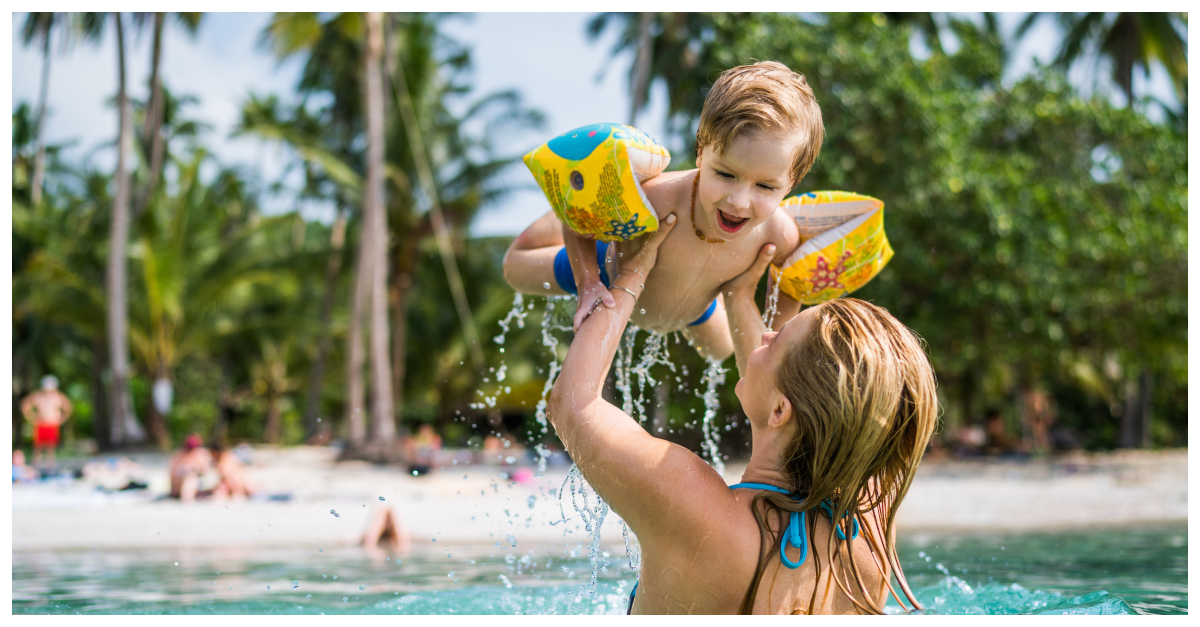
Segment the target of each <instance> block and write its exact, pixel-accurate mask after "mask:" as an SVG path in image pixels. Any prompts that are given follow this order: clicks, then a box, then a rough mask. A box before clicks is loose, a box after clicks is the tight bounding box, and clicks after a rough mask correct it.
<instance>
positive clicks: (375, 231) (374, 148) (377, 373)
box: [363, 12, 396, 443]
mask: <svg viewBox="0 0 1200 627" xmlns="http://www.w3.org/2000/svg"><path fill="white" fill-rule="evenodd" d="M382 55H383V14H382V13H379V12H371V13H367V47H366V55H365V57H366V92H367V93H366V105H367V106H366V114H367V115H366V118H367V178H366V193H365V194H364V199H363V200H364V202H363V213H364V215H365V217H366V222H367V223H368V224H370V225H371V228H370V229H369V233H370V235H371V237H373V238H374V239H375V242H374V244H373V245H372V246H371V254H372V257H373V259H372V260H371V266H372V271H371V344H370V359H371V391H372V395H371V396H372V399H371V400H372V403H371V440H372V441H373V442H377V443H390V442H392V441H393V440H395V439H396V415H395V412H394V410H393V407H394V405H393V399H392V374H391V364H390V363H389V345H390V342H389V339H388V302H387V267H388V266H387V258H388V242H387V238H388V229H387V213H386V212H385V211H384V208H383V195H384V181H383V176H384V172H383V155H384V129H383V77H382V76H381V72H380V61H381V57H382Z"/></svg>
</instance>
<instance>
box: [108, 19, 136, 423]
mask: <svg viewBox="0 0 1200 627" xmlns="http://www.w3.org/2000/svg"><path fill="white" fill-rule="evenodd" d="M113 17H114V19H115V21H116V25H117V77H118V86H117V110H118V111H119V115H120V123H119V128H120V131H119V135H118V139H117V172H116V178H117V193H116V197H115V198H114V200H113V215H112V232H111V236H110V238H109V250H108V265H107V268H106V273H105V279H106V280H105V282H106V286H105V287H106V290H105V292H106V296H107V305H108V319H107V322H108V349H109V358H110V361H109V390H108V400H109V403H110V405H109V406H110V410H109V416H110V418H111V427H112V440H111V442H112V444H113V445H114V446H120V445H123V444H129V443H133V442H141V441H143V440H144V439H145V438H146V434H145V433H144V432H143V431H142V427H141V425H139V424H138V421H137V415H136V414H135V413H134V410H133V396H132V394H131V393H130V390H129V314H128V309H127V307H128V299H129V294H128V290H127V288H126V268H125V264H126V248H127V247H128V242H129V172H128V171H127V169H126V160H127V158H128V155H129V149H130V147H131V145H132V144H133V128H132V123H131V120H130V117H131V116H130V111H129V99H128V98H127V97H126V93H125V31H124V29H123V28H122V25H121V14H120V13H114V14H113Z"/></svg>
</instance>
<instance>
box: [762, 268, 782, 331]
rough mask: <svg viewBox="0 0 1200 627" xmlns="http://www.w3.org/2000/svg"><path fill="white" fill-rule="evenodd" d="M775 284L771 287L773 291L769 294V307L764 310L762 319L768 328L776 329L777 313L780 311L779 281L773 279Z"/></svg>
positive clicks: (769, 329)
mask: <svg viewBox="0 0 1200 627" xmlns="http://www.w3.org/2000/svg"><path fill="white" fill-rule="evenodd" d="M772 283H774V284H775V286H774V287H773V288H772V289H771V293H770V294H767V308H766V310H765V311H763V315H762V321H763V324H765V325H767V330H768V331H771V330H774V329H773V327H774V325H775V314H777V313H779V281H778V280H775V281H772Z"/></svg>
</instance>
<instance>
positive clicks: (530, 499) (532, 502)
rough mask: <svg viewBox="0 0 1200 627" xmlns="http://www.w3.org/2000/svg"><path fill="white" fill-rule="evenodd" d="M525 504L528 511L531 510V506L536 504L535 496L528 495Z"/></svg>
mask: <svg viewBox="0 0 1200 627" xmlns="http://www.w3.org/2000/svg"><path fill="white" fill-rule="evenodd" d="M526 502H527V503H529V509H533V506H534V505H535V504H536V503H537V495H534V494H530V495H529V498H528V499H527V500H526Z"/></svg>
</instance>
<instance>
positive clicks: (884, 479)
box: [741, 298, 938, 614]
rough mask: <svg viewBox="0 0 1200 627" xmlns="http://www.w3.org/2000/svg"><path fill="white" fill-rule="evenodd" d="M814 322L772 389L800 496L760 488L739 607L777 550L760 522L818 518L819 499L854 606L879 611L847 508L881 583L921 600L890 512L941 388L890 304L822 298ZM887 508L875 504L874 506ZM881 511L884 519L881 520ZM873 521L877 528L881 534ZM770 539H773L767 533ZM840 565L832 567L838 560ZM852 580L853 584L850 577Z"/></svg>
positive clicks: (925, 438) (833, 556) (747, 604)
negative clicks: (779, 397) (786, 405)
mask: <svg viewBox="0 0 1200 627" xmlns="http://www.w3.org/2000/svg"><path fill="white" fill-rule="evenodd" d="M815 316H816V317H815V319H814V321H813V324H812V327H810V329H809V331H808V333H807V335H806V337H804V338H803V339H802V340H800V342H799V344H798V346H797V347H796V348H794V349H793V350H791V351H789V352H788V353H787V354H785V355H784V356H783V358H782V361H781V362H780V364H779V367H778V369H777V370H776V372H775V378H776V381H775V385H776V388H777V389H778V390H779V391H780V393H782V394H783V395H784V396H785V397H787V399H788V401H789V402H790V403H791V405H792V418H793V419H794V420H795V422H796V427H797V429H796V437H795V439H794V440H793V441H792V442H791V444H790V446H789V447H788V450H786V451H785V455H784V459H785V460H786V461H785V463H784V469H783V470H784V473H785V474H786V475H787V476H788V478H789V481H790V483H791V485H790V486H789V487H790V488H791V489H792V490H793V491H794V492H795V493H796V494H801V495H803V496H804V500H802V501H796V500H793V499H791V498H788V497H787V496H785V495H782V494H776V493H773V492H762V493H760V494H758V495H756V496H755V497H754V501H753V507H752V509H753V511H754V517H755V519H756V520H757V522H758V527H759V532H760V534H761V536H762V539H763V547H764V551H763V553H762V555H761V556H760V559H759V563H758V567H757V569H756V570H755V573H754V579H753V580H752V582H751V585H750V588H749V590H747V592H746V596H745V597H744V598H743V600H742V607H741V611H742V613H743V614H748V613H750V610H751V609H752V608H753V605H754V599H755V596H756V595H757V592H758V586H759V582H760V580H761V579H762V574H763V571H764V569H765V568H766V565H767V562H768V560H769V559H771V557H772V556H773V555H774V552H773V551H770V550H766V548H767V547H773V546H778V545H779V542H780V538H779V537H778V535H779V534H772V533H771V532H770V530H769V527H768V525H767V522H766V512H767V510H774V511H775V512H776V514H777V515H779V516H780V517H781V519H782V518H783V517H785V516H787V515H788V514H787V513H788V512H805V511H811V512H813V514H809V515H810V516H813V515H820V514H819V512H820V510H819V509H817V508H818V506H819V505H820V503H822V502H824V501H827V500H828V501H829V502H830V503H831V504H832V510H833V516H832V520H835V521H840V522H839V523H838V525H839V527H840V528H841V529H842V531H843V533H844V534H845V536H846V537H847V538H850V540H842V539H839V538H838V537H837V534H835V533H830V534H829V546H828V549H829V550H828V553H827V555H829V556H830V563H829V564H827V565H825V569H826V572H827V574H828V578H827V580H826V584H825V586H824V589H825V595H828V593H829V591H830V584H829V582H830V581H834V582H836V583H837V585H838V587H839V588H840V589H841V591H842V593H843V594H845V595H846V596H847V597H848V598H849V599H850V601H851V602H852V603H853V604H854V606H855V607H856V608H857V609H858V611H860V612H865V613H874V614H880V613H882V612H883V607H882V605H880V604H878V602H877V600H876V595H877V594H878V592H875V593H872V592H871V591H869V590H867V586H866V583H865V580H864V578H863V575H862V573H860V572H859V569H858V566H857V564H856V562H855V560H854V559H853V556H852V555H851V551H850V543H851V542H852V541H853V529H852V527H853V525H852V521H851V518H849V517H846V515H847V514H849V515H850V516H853V517H855V518H858V519H859V520H862V521H863V522H864V524H860V525H858V526H857V527H858V530H859V533H860V537H859V541H866V542H867V543H868V547H869V549H870V552H871V555H872V556H873V557H874V560H875V564H876V566H878V568H879V572H880V574H881V575H882V578H883V582H884V584H885V585H886V586H887V588H888V589H889V590H891V594H892V596H894V597H896V601H897V602H898V603H900V605H901V607H904V602H903V601H901V600H900V596H899V594H897V592H896V590H895V589H894V588H892V587H891V583H890V581H889V579H890V574H891V573H895V575H896V581H897V582H898V583H899V585H900V588H901V589H902V590H903V593H904V595H905V597H906V598H907V599H908V601H909V603H911V604H912V606H913V608H914V609H918V608H920V604H918V603H917V600H916V599H915V598H914V597H913V594H912V591H911V590H910V589H909V587H908V583H907V581H906V580H905V578H904V573H903V571H902V570H901V568H900V561H899V559H898V558H897V557H896V544H895V529H894V523H895V519H896V510H897V509H898V507H899V505H900V502H901V501H902V500H904V496H905V494H906V493H907V492H908V488H909V485H911V483H912V479H913V475H914V473H915V472H916V469H917V464H918V463H920V461H921V456H922V454H923V453H924V451H925V446H926V445H927V444H928V442H929V438H930V436H931V435H933V431H934V428H935V426H936V423H937V411H938V405H937V395H936V389H935V388H936V382H935V379H934V374H933V368H932V366H930V364H929V359H928V358H927V357H926V355H925V351H924V349H923V347H922V344H921V341H920V339H919V338H918V337H917V336H916V335H915V334H914V333H913V332H912V331H910V330H909V329H908V328H907V327H905V326H904V325H903V324H901V323H900V321H898V320H896V319H895V318H894V317H892V315H891V314H889V313H888V312H887V310H885V309H883V308H881V307H877V306H875V305H872V304H870V303H867V302H864V301H861V300H858V299H855V298H842V299H837V300H832V301H829V302H826V303H823V304H821V305H818V307H817V310H816V314H815ZM881 504H882V505H883V508H879V506H880V505H881ZM880 509H883V510H884V511H886V521H880V520H879V518H878V514H879V510H880ZM867 515H871V516H873V517H874V518H875V520H874V522H875V523H876V525H875V526H874V527H872V525H868V524H865V519H864V518H863V517H864V516H867ZM807 527H808V536H809V537H808V542H809V546H813V543H814V541H815V529H816V525H815V524H809V525H807ZM872 528H874V529H881V530H883V537H882V538H877V537H875V536H874V533H873V532H872ZM772 535H774V536H776V537H775V538H774V540H769V538H770V536H772ZM810 554H811V555H812V556H813V558H814V559H815V560H816V566H817V577H818V582H819V581H820V579H821V568H822V565H821V563H820V558H819V553H818V552H817V551H811V552H810ZM835 561H836V562H838V563H839V564H840V566H841V568H840V571H841V572H840V573H838V572H835V570H834V562H835ZM851 578H853V579H854V581H855V583H856V584H857V589H858V590H857V592H858V593H855V592H852V591H851V586H850V579H851ZM817 588H818V586H814V588H813V596H812V599H810V602H809V606H808V611H809V612H812V611H814V608H815V607H816V606H817Z"/></svg>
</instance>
